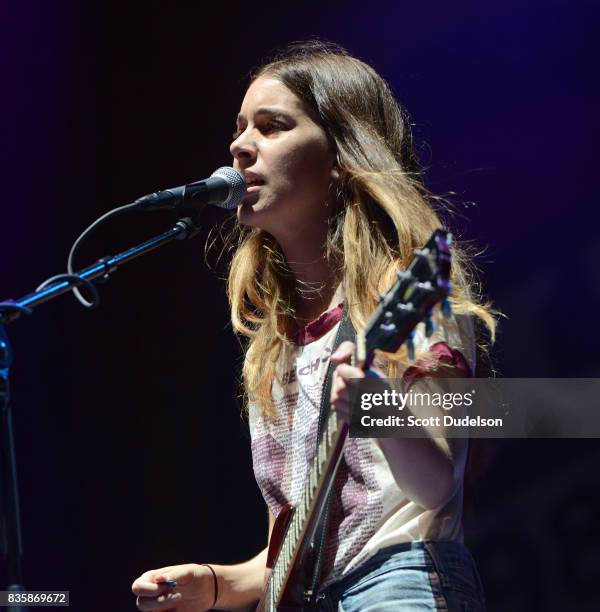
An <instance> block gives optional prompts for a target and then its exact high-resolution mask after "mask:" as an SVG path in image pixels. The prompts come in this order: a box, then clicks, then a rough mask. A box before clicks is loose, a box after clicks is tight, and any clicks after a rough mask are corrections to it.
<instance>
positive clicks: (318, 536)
mask: <svg viewBox="0 0 600 612" xmlns="http://www.w3.org/2000/svg"><path fill="white" fill-rule="evenodd" d="M355 335H356V331H355V330H354V327H353V326H352V322H351V321H350V316H349V314H348V307H347V305H346V303H344V313H343V315H342V320H341V321H340V326H339V327H338V331H337V334H336V335H335V339H334V341H333V346H332V350H331V352H332V354H333V353H334V352H335V351H336V350H337V348H338V347H339V345H340V344H341V343H342V342H344V341H345V340H352V341H354V340H355ZM335 368H336V365H335V364H334V363H332V362H331V361H330V362H329V366H328V368H327V373H326V374H325V380H324V382H323V391H322V395H321V406H320V408H319V427H318V429H317V444H318V442H319V440H320V439H321V435H322V433H323V428H324V426H325V423H326V422H327V419H328V417H329V413H330V412H331V405H330V403H329V398H330V396H331V382H332V377H333V371H334V370H335ZM332 492H333V486H332V487H331V488H330V490H329V494H328V495H327V499H326V500H325V504H324V505H323V513H322V515H321V519H320V521H319V524H318V525H317V529H316V531H315V537H314V539H313V559H314V566H313V573H312V579H311V581H310V589H309V592H308V594H307V597H306V603H307V604H313V605H314V604H315V603H316V601H317V593H316V589H317V585H318V582H319V578H320V574H321V569H322V566H323V557H324V556H325V542H326V540H327V529H328V527H329V510H330V508H331V496H332Z"/></svg>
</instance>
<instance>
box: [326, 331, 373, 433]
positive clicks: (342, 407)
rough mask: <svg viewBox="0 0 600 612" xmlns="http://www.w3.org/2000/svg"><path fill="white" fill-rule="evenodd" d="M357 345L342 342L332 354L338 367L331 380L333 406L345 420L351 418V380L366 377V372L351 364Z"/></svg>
mask: <svg viewBox="0 0 600 612" xmlns="http://www.w3.org/2000/svg"><path fill="white" fill-rule="evenodd" d="M354 351H355V346H354V343H353V342H350V341H348V340H347V341H346V342H342V344H340V346H339V347H338V349H337V350H336V351H335V353H333V354H332V355H331V361H332V362H333V363H337V364H338V367H337V368H336V369H335V371H334V372H333V379H332V381H331V406H332V407H333V409H334V410H335V411H336V412H337V413H338V414H339V415H340V416H341V417H342V418H343V419H344V420H345V421H349V420H350V382H349V381H350V380H351V379H352V378H364V377H365V373H364V372H363V371H362V370H361V369H360V368H357V367H356V366H352V365H350V361H351V359H352V355H354Z"/></svg>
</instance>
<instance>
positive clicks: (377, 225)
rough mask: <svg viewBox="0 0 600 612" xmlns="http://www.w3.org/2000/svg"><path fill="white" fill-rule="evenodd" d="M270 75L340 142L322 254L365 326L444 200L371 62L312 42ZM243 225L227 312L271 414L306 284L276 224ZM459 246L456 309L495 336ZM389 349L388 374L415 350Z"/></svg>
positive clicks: (286, 56)
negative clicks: (274, 230)
mask: <svg viewBox="0 0 600 612" xmlns="http://www.w3.org/2000/svg"><path fill="white" fill-rule="evenodd" d="M262 76H269V77H272V78H275V79H277V80H279V81H280V82H281V83H283V84H284V85H285V86H286V87H287V88H288V89H290V91H292V92H293V93H294V94H296V95H297V96H298V97H299V98H300V99H301V100H302V101H303V102H304V103H305V104H306V105H307V106H308V107H309V108H310V109H312V111H313V112H314V117H315V118H316V121H317V122H318V123H319V124H320V126H321V127H322V128H323V130H324V131H325V133H326V134H327V136H328V138H329V140H330V142H331V145H332V147H333V148H334V150H335V152H336V156H337V169H338V171H339V176H340V178H339V184H338V188H337V193H336V196H337V197H336V203H335V206H332V207H331V208H332V212H331V218H330V223H329V232H328V235H327V243H326V245H324V246H325V249H324V252H325V256H326V258H327V259H328V261H329V264H330V266H331V268H332V269H333V270H334V271H335V273H336V279H337V281H338V282H341V283H342V285H343V289H344V293H345V298H346V304H347V308H348V312H349V316H350V318H351V321H352V323H353V325H354V328H355V329H357V330H358V329H362V328H364V326H365V323H366V321H367V320H368V318H369V316H370V314H371V313H372V311H373V310H374V309H375V307H376V305H377V302H378V299H379V295H380V294H381V293H384V292H386V291H387V290H388V289H389V288H390V287H391V285H392V284H393V283H394V280H395V275H396V272H397V271H399V270H404V269H406V267H407V266H408V264H409V263H410V261H411V259H412V256H413V250H414V249H416V248H420V247H422V246H423V245H424V244H425V243H426V242H427V240H428V239H429V237H430V235H431V233H432V232H433V231H434V230H435V229H438V228H441V227H443V223H442V221H441V219H440V216H439V214H438V212H443V209H444V207H445V204H444V201H443V200H442V199H441V198H438V197H435V196H433V195H432V194H430V193H429V192H428V191H427V189H426V188H425V186H424V184H423V179H422V173H421V168H420V165H419V162H418V160H417V157H416V155H415V152H414V149H413V143H412V136H411V130H410V124H409V122H408V118H407V115H406V113H405V112H404V111H403V110H402V109H401V107H400V105H399V104H398V102H397V101H396V99H395V98H394V95H393V94H392V91H391V90H390V87H389V86H388V84H387V83H386V82H385V81H384V80H383V79H382V78H381V77H380V76H379V75H378V74H377V72H375V70H373V68H371V67H370V66H369V65H367V64H366V63H364V62H362V61H361V60H359V59H357V58H355V57H352V56H351V55H349V54H348V52H347V51H345V50H344V49H343V48H341V47H339V46H338V45H334V44H331V43H323V42H320V41H308V42H302V43H295V44H293V45H290V46H289V47H288V48H287V49H285V51H284V52H283V53H281V54H280V55H278V56H277V57H275V58H274V59H273V60H271V61H269V62H268V63H266V64H264V65H263V66H261V67H260V68H258V69H257V70H256V71H255V72H254V73H253V74H252V76H251V82H253V81H254V80H256V79H257V78H259V77H262ZM238 229H239V232H240V233H239V236H238V241H237V246H236V248H235V253H234V255H233V259H232V261H231V265H230V269H229V276H228V284H227V294H228V298H229V302H230V305H231V319H232V324H233V328H234V330H235V331H236V332H237V333H239V334H241V335H242V336H244V337H245V338H246V342H245V351H246V356H245V361H244V367H243V371H242V375H243V383H244V388H245V392H246V394H247V398H248V399H249V400H250V401H252V402H255V403H257V404H258V405H260V407H261V409H262V411H263V413H264V415H265V416H269V415H272V413H273V400H272V385H273V381H274V380H275V378H276V376H277V373H278V372H277V362H278V360H279V358H280V355H281V354H282V350H283V349H284V347H285V346H286V345H289V343H290V342H291V341H290V335H291V331H292V330H293V329H294V327H293V320H294V315H295V308H294V303H295V302H294V296H295V295H297V291H298V290H299V287H298V286H297V285H296V281H295V279H294V277H293V275H292V274H291V272H290V270H289V268H288V266H287V264H286V261H285V257H284V255H283V253H282V251H281V249H280V248H279V245H278V244H277V242H276V241H275V239H274V238H273V237H272V236H271V235H270V234H268V233H267V232H265V231H264V230H261V229H257V228H247V227H239V228H238ZM452 255H453V260H452V287H453V288H452V295H451V303H452V307H453V309H454V312H455V313H458V314H472V315H474V316H475V317H477V318H478V319H479V320H481V321H482V322H483V323H484V324H485V327H487V329H488V331H489V335H490V337H491V339H492V340H493V338H494V333H495V327H496V318H495V314H496V313H495V312H494V311H493V310H492V309H491V308H490V306H489V304H486V303H483V302H482V301H481V299H480V298H479V295H478V285H477V284H476V281H475V275H474V269H473V267H472V265H470V264H469V259H470V258H469V257H467V255H466V254H465V252H464V251H463V250H462V249H461V246H460V245H458V244H456V243H455V246H454V248H453V252H452ZM300 289H301V288H300ZM386 357H387V361H386V362H387V364H388V370H389V371H388V375H389V376H390V377H393V376H395V375H396V373H397V372H398V366H399V365H400V364H401V363H406V360H407V356H406V350H405V349H404V348H402V349H400V350H399V351H398V353H397V354H395V355H389V354H387V355H386Z"/></svg>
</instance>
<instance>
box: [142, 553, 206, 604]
mask: <svg viewBox="0 0 600 612" xmlns="http://www.w3.org/2000/svg"><path fill="white" fill-rule="evenodd" d="M167 580H176V581H177V586H176V587H168V586H166V585H161V584H158V583H159V582H166V581H167ZM131 590H132V592H133V594H134V595H137V599H136V605H137V608H138V610H162V611H167V610H169V611H173V612H175V611H176V612H205V611H206V610H210V609H212V606H213V602H214V599H215V585H214V581H213V575H212V572H211V571H210V569H208V567H206V566H205V565H199V564H197V563H186V564H183V565H171V566H169V567H161V568H159V569H155V570H149V571H147V572H144V573H143V574H142V575H141V576H140V577H139V578H136V580H135V581H134V582H133V584H132V585H131Z"/></svg>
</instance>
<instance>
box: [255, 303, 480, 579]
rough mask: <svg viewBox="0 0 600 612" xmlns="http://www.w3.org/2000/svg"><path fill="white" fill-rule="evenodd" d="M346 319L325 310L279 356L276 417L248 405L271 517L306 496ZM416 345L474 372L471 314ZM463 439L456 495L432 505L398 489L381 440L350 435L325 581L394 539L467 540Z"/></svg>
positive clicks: (457, 452)
mask: <svg viewBox="0 0 600 612" xmlns="http://www.w3.org/2000/svg"><path fill="white" fill-rule="evenodd" d="M341 316H342V306H341V305H339V306H338V307H336V308H334V309H332V310H329V311H327V312H326V313H323V314H322V315H321V316H320V317H319V318H318V319H316V320H315V321H313V322H312V323H310V324H309V325H308V326H307V327H306V328H304V330H303V332H302V333H301V334H300V335H299V337H298V338H297V343H296V344H295V345H294V346H293V347H292V348H290V349H286V351H285V353H284V354H283V355H282V358H281V360H280V366H281V384H278V383H275V384H274V388H273V399H274V403H275V417H274V418H272V419H265V418H263V417H262V415H261V413H260V410H259V408H258V406H256V405H254V404H252V403H251V404H250V407H249V422H250V433H251V439H252V458H253V466H254V474H255V476H256V480H257V483H258V486H259V487H260V490H261V492H262V494H263V497H264V499H265V501H266V503H267V505H268V507H269V509H270V511H271V512H272V514H273V515H274V516H277V515H278V514H279V511H280V510H281V508H282V507H283V506H284V505H285V504H286V503H292V504H295V503H296V502H297V501H298V500H299V499H300V497H301V493H302V490H303V487H304V481H305V478H306V474H307V472H308V469H309V466H310V464H311V462H312V459H313V456H314V453H315V449H316V443H317V441H316V438H317V427H318V420H319V408H320V403H321V394H322V388H323V382H324V378H325V374H326V372H327V367H328V364H329V357H330V355H331V350H332V346H333V343H334V340H335V335H336V332H337V329H338V327H339V321H340V319H341ZM459 320H460V321H459ZM438 321H439V320H438ZM415 345H416V348H417V350H424V349H428V348H431V347H433V349H434V352H437V353H438V354H439V355H440V356H443V357H444V358H446V359H447V360H449V361H452V362H453V363H454V364H455V365H457V366H458V367H462V368H463V369H464V370H465V373H466V374H467V375H468V373H469V371H470V372H472V371H474V365H475V348H474V342H473V333H472V329H471V324H470V321H469V319H468V318H467V317H456V318H452V319H451V320H450V321H449V322H448V323H446V324H443V325H439V326H438V327H437V329H436V331H435V332H434V335H433V336H432V337H431V338H429V339H426V338H425V335H424V326H423V325H422V324H420V325H419V326H418V327H417V329H416V335H415ZM453 442H456V441H453ZM460 444H461V443H459V445H458V446H457V447H456V448H453V453H454V454H453V457H454V466H455V487H454V489H453V491H452V494H451V496H450V498H449V499H448V500H447V501H446V503H445V504H444V505H443V506H440V507H438V508H435V509H432V510H427V509H425V508H422V507H421V506H418V505H417V504H416V503H414V502H413V501H411V500H410V499H409V498H408V497H407V496H406V495H405V494H404V492H403V491H402V489H401V488H400V487H399V486H398V484H397V483H396V481H395V479H394V477H393V475H392V473H391V471H390V468H389V466H388V463H387V461H386V459H385V457H384V455H383V452H382V451H381V448H380V447H379V444H378V442H377V440H375V439H359V438H348V439H347V441H346V445H345V448H344V455H343V459H342V461H341V463H340V467H339V469H338V473H337V478H336V481H335V485H334V494H333V498H332V504H331V514H330V523H329V533H328V540H327V547H326V553H325V558H324V564H323V574H322V576H323V577H324V580H323V582H322V586H327V585H328V584H331V583H333V582H335V581H337V580H339V579H340V578H341V577H342V576H344V575H345V574H347V573H348V572H349V571H351V570H353V569H355V568H357V567H358V566H359V565H361V564H362V563H363V562H364V561H366V560H367V559H368V558H370V557H371V556H372V555H374V554H375V553H376V552H377V551H379V550H380V549H382V548H385V547H387V546H391V545H393V544H398V543H401V542H409V541H415V540H452V541H462V537H463V533H462V522H461V516H462V497H463V472H464V465H465V460H466V452H467V444H466V442H463V443H462V447H461V445H460ZM432 486H435V483H432Z"/></svg>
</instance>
